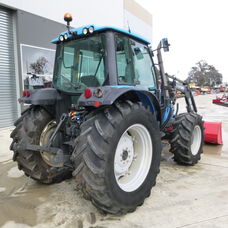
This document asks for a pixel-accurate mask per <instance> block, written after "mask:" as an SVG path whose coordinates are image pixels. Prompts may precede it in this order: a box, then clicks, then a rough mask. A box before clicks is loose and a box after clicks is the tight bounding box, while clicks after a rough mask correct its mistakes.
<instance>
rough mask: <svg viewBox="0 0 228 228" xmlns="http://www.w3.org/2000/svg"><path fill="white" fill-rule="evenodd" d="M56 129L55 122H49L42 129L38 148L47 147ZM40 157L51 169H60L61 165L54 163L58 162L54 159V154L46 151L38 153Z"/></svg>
mask: <svg viewBox="0 0 228 228" xmlns="http://www.w3.org/2000/svg"><path fill="white" fill-rule="evenodd" d="M55 129H56V122H55V121H54V120H51V121H50V122H49V123H48V124H47V125H46V126H45V128H44V129H43V131H42V133H41V135H40V146H46V145H48V142H49V139H50V138H51V136H52V134H53V133H54V131H55ZM40 154H41V157H42V158H43V160H44V162H45V163H47V164H48V165H50V166H53V167H62V163H59V162H55V160H57V161H58V159H55V156H56V155H54V154H51V153H49V152H46V151H40Z"/></svg>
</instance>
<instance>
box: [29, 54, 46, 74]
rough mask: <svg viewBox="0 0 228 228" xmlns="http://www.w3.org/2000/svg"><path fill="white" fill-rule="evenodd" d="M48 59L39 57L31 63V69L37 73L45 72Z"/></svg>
mask: <svg viewBox="0 0 228 228" xmlns="http://www.w3.org/2000/svg"><path fill="white" fill-rule="evenodd" d="M47 63H48V60H47V59H46V58H45V57H43V56H41V57H39V58H38V59H37V60H36V62H34V63H31V64H30V66H29V67H30V69H31V70H33V71H34V73H35V74H44V73H45V70H46V64H47Z"/></svg>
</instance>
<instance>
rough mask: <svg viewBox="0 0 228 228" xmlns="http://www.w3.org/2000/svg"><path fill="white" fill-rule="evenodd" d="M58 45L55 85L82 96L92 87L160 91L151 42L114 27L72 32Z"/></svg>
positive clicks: (56, 41) (90, 28) (56, 42)
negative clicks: (135, 88)
mask: <svg viewBox="0 0 228 228" xmlns="http://www.w3.org/2000/svg"><path fill="white" fill-rule="evenodd" d="M52 42H53V43H55V44H57V49H56V61H55V69H54V78H53V85H54V87H55V88H56V89H58V90H60V91H63V92H66V93H73V94H80V93H83V91H84V90H85V89H86V88H88V87H93V88H94V87H103V86H120V87H121V86H122V87H124V86H128V87H129V86H130V87H137V88H138V87H141V88H143V89H145V90H153V89H156V88H157V82H156V77H155V72H154V67H153V62H152V56H151V54H150V48H149V46H148V45H149V43H150V42H149V41H147V40H145V39H144V38H142V37H140V36H138V35H136V34H133V33H131V32H129V31H126V30H122V29H118V28H114V27H97V26H95V25H88V26H85V27H81V28H77V29H72V30H68V31H66V32H64V33H61V34H60V36H59V37H58V38H57V39H55V40H53V41H52Z"/></svg>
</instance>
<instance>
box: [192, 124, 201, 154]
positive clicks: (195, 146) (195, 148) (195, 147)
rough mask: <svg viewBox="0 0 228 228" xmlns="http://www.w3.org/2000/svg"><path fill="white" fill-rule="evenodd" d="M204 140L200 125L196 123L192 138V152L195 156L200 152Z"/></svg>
mask: <svg viewBox="0 0 228 228" xmlns="http://www.w3.org/2000/svg"><path fill="white" fill-rule="evenodd" d="M201 141H202V132H201V128H200V126H199V125H196V126H195V127H194V130H193V133H192V139H191V142H192V144H191V152H192V154H193V155H194V156H195V155H197V154H198V152H199V149H200V145H201Z"/></svg>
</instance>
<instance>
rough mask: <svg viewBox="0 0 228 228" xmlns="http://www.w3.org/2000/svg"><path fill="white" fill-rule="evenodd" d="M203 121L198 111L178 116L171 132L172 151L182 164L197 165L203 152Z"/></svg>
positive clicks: (175, 158)
mask: <svg viewBox="0 0 228 228" xmlns="http://www.w3.org/2000/svg"><path fill="white" fill-rule="evenodd" d="M203 131H204V127H203V121H202V116H200V115H198V114H196V113H182V114H180V115H178V116H177V117H176V120H175V122H174V124H173V130H172V133H171V140H170V145H171V149H170V152H171V153H173V154H174V157H173V159H174V161H175V162H177V163H178V164H181V165H195V164H196V163H197V162H198V161H199V160H200V158H201V153H203V136H204V134H203Z"/></svg>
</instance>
